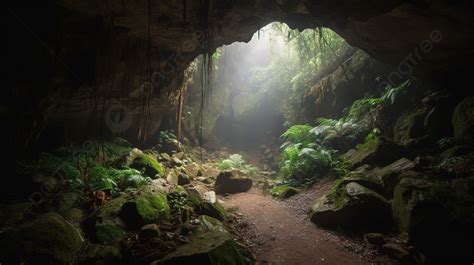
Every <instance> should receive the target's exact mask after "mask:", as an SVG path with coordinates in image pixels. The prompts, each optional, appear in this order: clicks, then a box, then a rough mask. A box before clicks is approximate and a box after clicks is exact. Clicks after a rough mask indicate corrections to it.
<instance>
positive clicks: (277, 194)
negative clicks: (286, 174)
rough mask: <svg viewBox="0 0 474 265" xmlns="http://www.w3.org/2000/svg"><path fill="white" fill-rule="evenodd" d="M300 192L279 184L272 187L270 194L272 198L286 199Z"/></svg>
mask: <svg viewBox="0 0 474 265" xmlns="http://www.w3.org/2000/svg"><path fill="white" fill-rule="evenodd" d="M299 192H300V190H299V189H297V188H294V187H291V186H288V185H281V186H276V187H274V188H273V189H272V191H271V194H272V196H273V197H274V198H277V199H287V198H289V197H291V196H294V195H296V194H298V193H299Z"/></svg>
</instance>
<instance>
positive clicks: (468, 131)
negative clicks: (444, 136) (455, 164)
mask: <svg viewBox="0 0 474 265" xmlns="http://www.w3.org/2000/svg"><path fill="white" fill-rule="evenodd" d="M453 127H454V138H455V139H456V140H457V141H459V142H463V143H473V142H474V97H467V98H466V99H464V100H463V101H462V102H461V103H459V104H458V105H457V106H456V108H455V109H454V114H453Z"/></svg>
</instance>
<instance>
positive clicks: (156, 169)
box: [130, 153, 165, 178]
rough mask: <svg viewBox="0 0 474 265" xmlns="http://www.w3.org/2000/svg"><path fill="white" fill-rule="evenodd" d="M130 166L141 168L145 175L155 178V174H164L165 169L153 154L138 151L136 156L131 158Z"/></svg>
mask: <svg viewBox="0 0 474 265" xmlns="http://www.w3.org/2000/svg"><path fill="white" fill-rule="evenodd" d="M130 167H132V168H135V169H138V170H143V171H144V173H145V175H147V176H148V177H150V178H156V175H159V176H160V177H162V176H164V174H165V169H164V168H163V165H162V164H161V163H159V162H158V161H157V160H156V158H155V156H154V155H152V154H146V153H140V154H138V156H137V157H136V158H135V159H134V160H133V163H132V164H131V165H130Z"/></svg>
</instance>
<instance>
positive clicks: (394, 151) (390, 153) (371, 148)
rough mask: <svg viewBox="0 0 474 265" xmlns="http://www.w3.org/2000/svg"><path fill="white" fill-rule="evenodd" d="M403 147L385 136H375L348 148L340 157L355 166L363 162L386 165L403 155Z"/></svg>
mask: <svg viewBox="0 0 474 265" xmlns="http://www.w3.org/2000/svg"><path fill="white" fill-rule="evenodd" d="M403 153H404V150H403V147H402V146H400V145H397V144H395V143H393V142H390V141H388V140H387V139H385V138H375V139H372V140H369V141H367V142H365V143H363V144H361V145H359V146H357V150H349V151H348V152H347V153H346V154H344V155H342V157H341V158H342V159H343V160H345V161H346V162H348V163H350V164H351V165H352V168H357V167H359V166H362V165H364V164H370V165H376V166H386V165H388V164H390V163H392V162H393V161H395V160H397V159H399V158H400V157H402V156H403Z"/></svg>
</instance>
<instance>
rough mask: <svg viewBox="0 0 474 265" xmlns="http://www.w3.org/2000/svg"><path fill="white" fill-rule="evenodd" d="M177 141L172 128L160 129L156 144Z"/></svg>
mask: <svg viewBox="0 0 474 265" xmlns="http://www.w3.org/2000/svg"><path fill="white" fill-rule="evenodd" d="M167 143H178V138H177V137H176V135H175V134H174V131H173V130H161V131H160V134H159V136H158V144H161V145H163V144H167Z"/></svg>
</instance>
